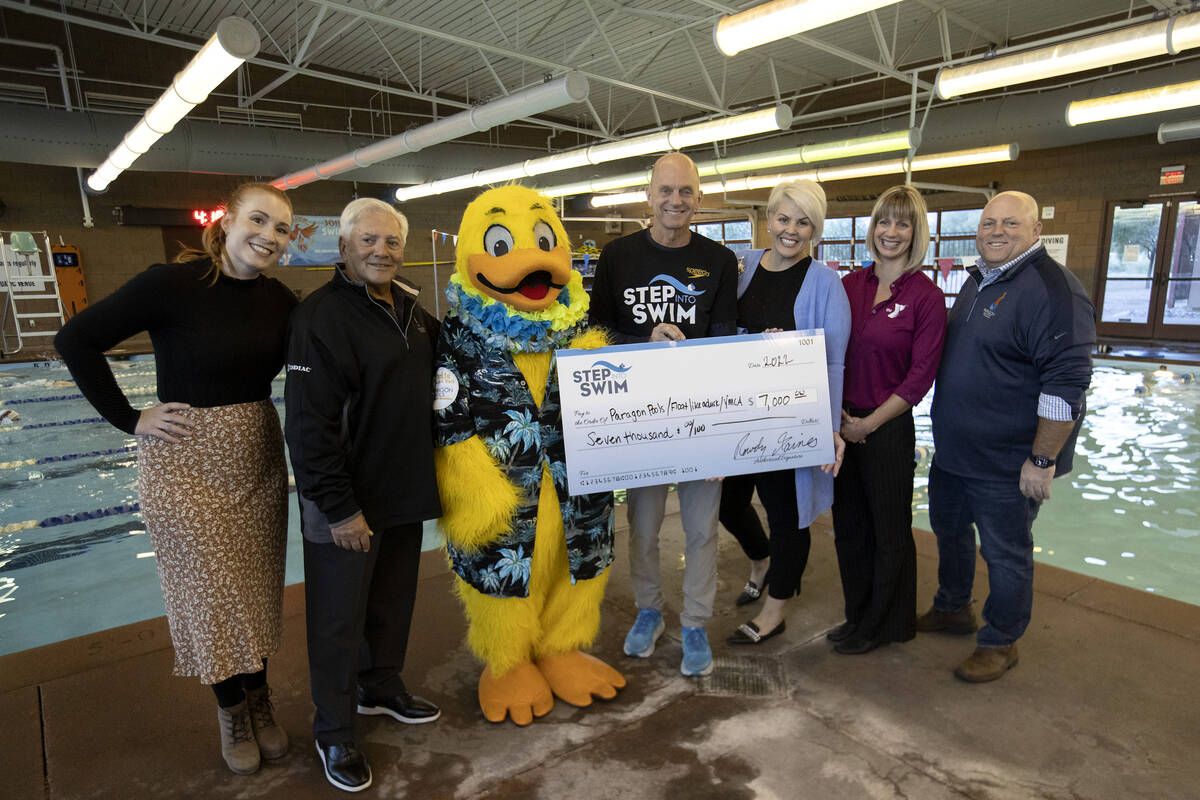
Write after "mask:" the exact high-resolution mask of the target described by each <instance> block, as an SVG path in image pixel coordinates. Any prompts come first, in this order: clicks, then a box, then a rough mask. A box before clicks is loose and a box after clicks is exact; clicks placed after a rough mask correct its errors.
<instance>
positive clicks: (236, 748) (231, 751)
mask: <svg viewBox="0 0 1200 800" xmlns="http://www.w3.org/2000/svg"><path fill="white" fill-rule="evenodd" d="M217 723H218V724H219V725H220V726H221V755H222V756H224V757H225V763H226V764H227V765H229V769H231V770H233V771H234V772H236V773H237V774H238V775H249V774H251V773H253V772H258V765H259V763H261V756H260V755H259V752H258V744H257V743H256V742H255V741H254V729H253V728H252V726H251V725H252V723H251V722H250V710H249V709H248V708H246V701H245V700H243V701H242V702H240V703H238V704H237V705H236V706H230V707H229V708H221V707H220V706H217Z"/></svg>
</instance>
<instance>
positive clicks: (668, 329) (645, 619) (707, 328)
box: [589, 153, 737, 676]
mask: <svg viewBox="0 0 1200 800" xmlns="http://www.w3.org/2000/svg"><path fill="white" fill-rule="evenodd" d="M700 198H701V193H700V174H699V172H698V171H697V169H696V165H695V163H693V161H692V160H691V159H690V158H688V157H687V156H685V155H683V154H682V153H669V154H667V155H665V156H663V157H662V158H660V159H659V160H658V161H657V162H656V163H655V165H654V171H653V173H652V174H651V178H650V187H649V189H648V191H647V199H648V201H649V203H650V209H651V212H652V213H653V216H654V224H653V226H652V227H650V228H649V229H648V230H642V231H638V232H637V233H633V234H630V235H629V236H625V237H622V238H620V239H617V240H616V241H613V242H610V243H609V244H608V245H607V246H606V247H605V248H604V251H603V252H602V253H601V254H600V261H599V264H598V265H597V267H596V277H595V280H594V282H593V285H592V298H591V311H590V314H589V320H590V322H591V324H592V325H598V326H601V327H604V328H607V329H608V330H610V331H611V332H612V334H613V339H614V341H616V342H619V343H631V342H646V341H651V342H665V341H676V342H678V341H683V340H684V339H696V338H701V337H705V336H727V335H730V334H733V333H735V332H736V320H737V260H736V259H735V258H734V255H733V253H732V252H730V251H729V249H728V248H726V247H724V246H722V245H720V244H718V243H717V242H714V241H712V240H711V239H707V238H705V237H703V236H701V235H700V234H698V233H694V232H693V231H692V230H691V228H690V227H689V225H690V223H691V221H692V216H693V215H694V214H695V213H696V209H697V208H699V207H700ZM677 491H678V493H679V513H680V516H681V517H682V521H683V530H684V535H685V539H686V545H685V558H686V564H685V570H684V577H683V611H682V612H681V613H680V615H679V621H680V624H681V625H682V626H683V663H682V664H681V666H680V671H681V672H682V673H683V674H684V675H688V676H695V675H707V674H709V673H710V672H712V649H711V648H710V647H709V644H708V636H707V634H706V633H705V631H704V626H705V624H706V623H707V622H708V620H709V619H710V618H711V617H712V608H713V599H714V597H715V596H716V591H717V506H718V505H719V504H720V499H721V484H720V482H719V481H685V482H681V483H679V484H678V486H677ZM627 497H628V500H627V502H628V506H629V568H630V576H631V577H632V579H633V592H634V600H635V602H636V603H637V607H638V616H637V620H636V621H635V622H634V624H633V628H632V629H630V631H629V635H628V636H626V637H625V653H626V655H630V656H634V657H636V658H648V657H649V656H650V655H651V654H652V653H653V652H654V643H655V641H657V639H658V637H659V636H661V635H662V632H663V631H664V630H665V628H666V626H665V624H664V622H663V617H662V609H663V596H662V587H661V580H660V574H659V558H658V532H659V528H661V526H662V520H663V514H664V508H665V505H666V497H667V487H666V485H662V486H644V487H639V488H635V489H630V490H629V492H628V495H627Z"/></svg>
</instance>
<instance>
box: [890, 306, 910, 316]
mask: <svg viewBox="0 0 1200 800" xmlns="http://www.w3.org/2000/svg"><path fill="white" fill-rule="evenodd" d="M906 308H908V306H906V305H904V304H903V303H896V305H894V306H893V307H892V310H891V311H889V312H888V319H895V318H896V317H898V316H900V312H901V311H903V310H904V309H906Z"/></svg>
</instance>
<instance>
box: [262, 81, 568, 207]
mask: <svg viewBox="0 0 1200 800" xmlns="http://www.w3.org/2000/svg"><path fill="white" fill-rule="evenodd" d="M587 96H588V79H587V77H586V76H585V75H583V74H582V73H579V72H568V73H567V74H565V75H563V76H562V77H560V78H556V79H554V80H552V81H548V82H546V83H541V84H538V85H537V86H530V87H528V88H525V89H522V90H520V91H518V92H514V93H513V94H510V95H508V96H507V97H502V98H500V99H499V100H493V101H492V102H490V103H486V104H484V105H481V106H477V107H475V108H469V109H467V110H466V111H460V112H459V113H457V114H454V115H452V116H449V117H446V118H444V119H440V120H438V121H437V122H431V123H429V124H428V125H422V126H421V127H419V128H414V129H413V130H411V131H405V132H404V133H401V134H399V135H397V136H393V137H391V138H390V139H384V140H383V141H381V142H375V143H374V144H369V145H367V146H366V147H360V148H359V149H357V150H354V151H352V152H349V153H346V154H344V155H340V156H338V157H337V158H331V159H330V160H328V161H323V162H321V163H320V164H316V165H314V166H312V167H309V168H307V169H302V170H299V171H297V172H292V173H289V174H287V175H284V176H283V177H282V178H276V179H275V180H273V181H271V185H272V186H274V187H275V188H277V189H282V190H284V191H286V190H288V189H295V188H296V187H297V186H303V185H304V184H306V183H312V182H313V181H319V180H325V179H327V178H332V177H334V176H335V175H340V174H341V173H343V172H349V171H350V170H352V169H360V168H362V167H368V166H370V165H371V164H374V163H376V162H379V161H385V160H387V159H389V158H395V157H396V156H400V155H404V154H405V153H415V152H417V151H418V150H423V149H425V148H426V147H431V146H433V145H435V144H441V143H442V142H449V141H451V140H454V139H459V138H462V137H463V136H467V135H469V134H472V133H480V132H483V131H486V130H489V129H490V128H494V127H496V126H497V125H503V124H505V123H507V122H513V121H515V120H518V119H521V118H523V117H528V116H530V115H533V114H541V113H544V112H546V111H550V110H551V109H555V108H558V107H559V106H565V105H568V104H570V103H581V102H583V101H584V100H586V99H587Z"/></svg>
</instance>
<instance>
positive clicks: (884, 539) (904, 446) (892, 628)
mask: <svg viewBox="0 0 1200 800" xmlns="http://www.w3.org/2000/svg"><path fill="white" fill-rule="evenodd" d="M867 247H868V249H869V250H870V252H871V255H872V256H873V257H874V259H875V262H874V264H873V265H871V266H868V267H866V268H864V269H861V270H858V271H856V272H852V273H850V274H849V275H847V276H846V277H845V278H844V279H843V280H842V286H843V287H844V288H845V290H846V295H847V296H848V297H849V298H850V315H851V323H850V344H849V346H848V347H847V349H846V372H845V383H844V393H843V398H842V408H843V410H842V438H844V439H845V440H846V455H845V460H844V462H843V464H842V469H841V472H839V473H838V475H837V479H836V481H835V483H834V500H833V527H834V541H835V544H836V546H837V556H838V568H839V569H840V571H841V574H842V593H843V594H844V596H845V601H846V621H845V622H843V623H842V624H841V625H839V626H838V627H836V628H834V629H833V630H832V631H830V632H829V633H828V635H827V636H826V638H828V639H829V641H831V642H834V650H835V651H837V652H838V653H842V654H843V655H857V654H859V653H867V652H870V651H871V650H874V649H875V648H876V647H878V646H879V645H880V644H883V643H885V642H904V641H908V640H909V639H911V638H913V636H914V635H916V600H917V554H916V548H915V546H914V545H913V537H912V493H913V473H914V470H915V468H916V463H915V459H914V457H913V456H914V451H915V449H916V446H915V445H916V442H915V438H914V431H913V416H912V407H913V406H915V405H916V404H917V403H919V402H921V399H922V398H923V397H924V396H925V394H926V393H927V392H928V391H929V389H930V387H931V386H932V385H933V379H934V377H935V376H936V374H937V368H938V361H939V359H940V358H941V355H942V339H943V337H944V335H945V332H946V300H945V297H944V296H943V294H942V291H941V289H939V288H937V286H935V285H934V283H933V281H932V280H930V279H929V277H928V276H927V275H925V274H924V273H923V272H921V263H922V262H923V261H924V260H925V252H926V250H927V249H928V248H929V222H928V212H927V211H926V208H925V201H924V200H922V199H921V195H920V193H919V192H918V191H917V190H916V189H914V188H913V187H911V186H893V187H892V188H891V189H888V190H887V191H886V192H884V193H883V194H882V195H880V197H879V200H877V201H876V203H875V208H874V210H873V211H872V212H871V225H870V227H869V228H868V229H867Z"/></svg>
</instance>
